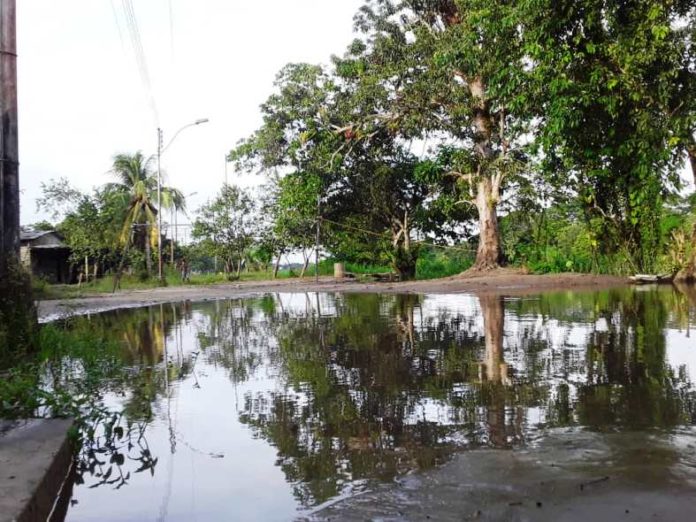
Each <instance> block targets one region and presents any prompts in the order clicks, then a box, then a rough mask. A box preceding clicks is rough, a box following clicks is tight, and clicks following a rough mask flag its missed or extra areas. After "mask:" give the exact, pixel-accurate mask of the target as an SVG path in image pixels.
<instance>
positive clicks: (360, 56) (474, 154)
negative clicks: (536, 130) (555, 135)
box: [346, 0, 530, 269]
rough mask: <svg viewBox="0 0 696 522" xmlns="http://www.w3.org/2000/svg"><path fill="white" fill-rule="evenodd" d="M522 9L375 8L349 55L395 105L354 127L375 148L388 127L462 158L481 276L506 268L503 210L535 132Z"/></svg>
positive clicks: (416, 3) (364, 14)
mask: <svg viewBox="0 0 696 522" xmlns="http://www.w3.org/2000/svg"><path fill="white" fill-rule="evenodd" d="M516 6H517V4H516V3H515V2H509V1H503V0H466V1H465V0H368V1H367V2H366V4H365V5H364V6H363V8H362V9H361V11H360V13H359V14H358V15H357V16H356V25H357V27H358V29H359V30H361V31H362V32H363V33H364V38H363V39H362V40H361V41H358V42H356V43H355V44H354V45H353V46H351V48H350V49H349V52H348V54H347V56H346V60H352V61H353V62H354V65H353V69H354V70H355V71H356V74H357V76H359V77H360V81H361V82H362V83H363V84H364V85H366V86H367V87H368V88H369V89H373V90H374V89H387V91H388V94H389V96H388V100H389V103H388V104H383V105H382V106H377V107H375V108H376V110H375V112H374V113H373V114H369V115H361V116H362V117H361V118H359V119H358V118H356V119H354V121H352V122H351V125H350V126H349V127H348V128H349V129H350V131H351V132H352V133H353V134H357V135H359V136H360V137H365V139H369V138H370V137H371V136H372V135H373V134H374V132H376V131H377V129H378V128H382V127H383V128H386V129H388V130H390V131H391V132H394V133H399V134H400V136H401V137H402V138H403V139H405V140H411V139H421V140H436V141H438V142H440V143H442V144H446V145H447V146H449V147H451V146H455V147H457V148H459V149H460V154H459V155H458V162H457V164H455V165H452V169H451V171H450V172H449V173H448V174H449V175H450V176H452V177H455V178H457V179H458V181H459V183H460V185H462V187H463V188H464V190H463V191H462V194H464V198H463V199H464V200H465V201H463V203H464V202H465V203H466V204H471V205H473V206H474V207H475V208H476V210H477V212H478V223H479V234H480V240H479V247H478V252H477V257H476V263H475V268H477V269H490V268H495V267H497V266H498V264H499V263H500V262H501V248H500V232H499V227H498V205H499V203H500V201H501V196H502V191H503V187H504V183H505V182H506V179H507V178H509V177H510V176H511V175H512V174H515V173H517V172H519V171H520V169H521V166H522V165H521V163H520V153H519V151H520V149H521V148H522V146H523V145H524V141H525V137H526V133H527V132H528V130H529V126H528V123H529V121H530V120H529V114H530V113H529V111H528V107H527V100H526V98H525V93H524V91H523V90H522V89H521V87H522V85H523V84H524V81H525V77H526V74H527V71H526V69H527V66H528V64H527V63H526V62H525V54H524V49H523V40H522V37H521V33H520V31H519V26H518V21H517V19H516V11H517V7H516Z"/></svg>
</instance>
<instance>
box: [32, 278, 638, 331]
mask: <svg viewBox="0 0 696 522" xmlns="http://www.w3.org/2000/svg"><path fill="white" fill-rule="evenodd" d="M627 284H628V279H627V278H625V277H616V276H598V275H589V274H550V275H527V274H522V273H519V272H515V271H508V270H502V271H500V272H496V273H483V274H462V275H459V276H454V277H448V278H445V279H435V280H429V281H410V282H403V283H364V282H356V281H352V280H346V281H337V280H335V279H334V278H333V277H322V278H320V280H319V283H316V282H315V281H314V279H310V278H306V279H303V280H300V279H288V280H278V281H259V282H257V281H253V282H251V281H250V282H240V283H228V284H217V285H207V286H176V287H164V288H154V289H146V290H124V291H120V292H117V293H115V294H95V295H90V296H87V297H80V298H76V299H57V300H44V301H38V302H37V307H38V313H39V319H40V321H42V322H46V321H51V320H55V319H59V318H61V317H67V316H70V315H81V314H86V313H96V312H102V311H107V310H115V309H119V308H134V307H140V306H147V305H152V304H160V303H170V302H180V301H207V300H218V299H228V298H238V297H246V296H252V295H258V294H265V293H294V292H364V293H371V292H375V293H392V294H395V293H404V294H406V293H416V294H450V293H455V294H456V293H476V294H485V293H496V294H501V293H502V294H506V295H524V294H533V293H537V292H542V291H544V292H546V291H554V290H573V291H581V290H587V291H592V290H601V289H606V288H615V287H622V286H626V285H627Z"/></svg>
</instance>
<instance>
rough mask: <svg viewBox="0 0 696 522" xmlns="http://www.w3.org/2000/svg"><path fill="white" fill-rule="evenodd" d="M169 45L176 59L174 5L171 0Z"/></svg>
mask: <svg viewBox="0 0 696 522" xmlns="http://www.w3.org/2000/svg"><path fill="white" fill-rule="evenodd" d="M169 45H170V46H171V48H172V60H173V59H174V7H173V6H172V0H169Z"/></svg>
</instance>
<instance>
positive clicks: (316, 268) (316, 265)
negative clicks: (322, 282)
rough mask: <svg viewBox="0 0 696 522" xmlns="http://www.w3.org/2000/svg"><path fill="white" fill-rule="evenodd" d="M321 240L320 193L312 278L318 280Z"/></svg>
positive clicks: (319, 196)
mask: <svg viewBox="0 0 696 522" xmlns="http://www.w3.org/2000/svg"><path fill="white" fill-rule="evenodd" d="M320 241H321V194H318V195H317V237H316V245H314V280H315V281H316V282H317V283H318V282H319V242H320Z"/></svg>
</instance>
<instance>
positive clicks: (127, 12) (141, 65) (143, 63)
mask: <svg viewBox="0 0 696 522" xmlns="http://www.w3.org/2000/svg"><path fill="white" fill-rule="evenodd" d="M122 5H123V13H124V16H125V20H126V28H127V29H128V35H129V36H130V40H131V44H132V46H133V52H134V54H135V61H136V65H137V68H138V74H139V75H140V80H141V82H142V84H143V88H144V89H145V94H146V96H147V97H148V102H149V105H150V110H152V114H153V116H154V118H155V124H157V125H159V112H158V110H157V104H156V103H155V98H154V95H153V91H152V82H151V81H150V73H149V70H148V66H147V60H146V58H145V51H144V49H143V42H142V38H141V37H140V29H139V28H138V20H137V18H136V16H135V9H134V8H133V2H132V0H122Z"/></svg>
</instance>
